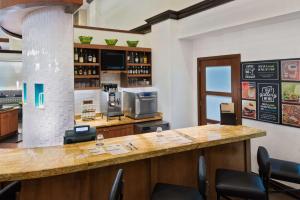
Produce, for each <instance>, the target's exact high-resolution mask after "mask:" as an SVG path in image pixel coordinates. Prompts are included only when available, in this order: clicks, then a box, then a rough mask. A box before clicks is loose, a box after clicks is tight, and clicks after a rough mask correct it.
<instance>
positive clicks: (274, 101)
mask: <svg viewBox="0 0 300 200" xmlns="http://www.w3.org/2000/svg"><path fill="white" fill-rule="evenodd" d="M257 85H258V86H257V88H258V93H257V94H258V95H257V96H258V97H257V99H258V105H257V107H258V120H259V121H265V122H271V123H277V124H278V123H280V119H279V118H280V106H279V98H280V97H279V95H280V93H279V83H258V84H257Z"/></svg>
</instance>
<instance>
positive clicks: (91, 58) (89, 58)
mask: <svg viewBox="0 0 300 200" xmlns="http://www.w3.org/2000/svg"><path fill="white" fill-rule="evenodd" d="M88 62H89V63H92V62H93V55H92V53H91V51H89V53H88Z"/></svg>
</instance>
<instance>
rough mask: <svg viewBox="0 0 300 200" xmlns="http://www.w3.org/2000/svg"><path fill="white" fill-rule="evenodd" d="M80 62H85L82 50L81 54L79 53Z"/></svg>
mask: <svg viewBox="0 0 300 200" xmlns="http://www.w3.org/2000/svg"><path fill="white" fill-rule="evenodd" d="M79 62H80V63H83V62H84V60H83V53H82V49H80V52H79Z"/></svg>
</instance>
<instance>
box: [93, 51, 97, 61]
mask: <svg viewBox="0 0 300 200" xmlns="http://www.w3.org/2000/svg"><path fill="white" fill-rule="evenodd" d="M96 62H97V57H96V53H94V54H93V63H96Z"/></svg>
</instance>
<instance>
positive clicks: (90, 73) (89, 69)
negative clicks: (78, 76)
mask: <svg viewBox="0 0 300 200" xmlns="http://www.w3.org/2000/svg"><path fill="white" fill-rule="evenodd" d="M88 75H92V69H91V67H89V68H88Z"/></svg>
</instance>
